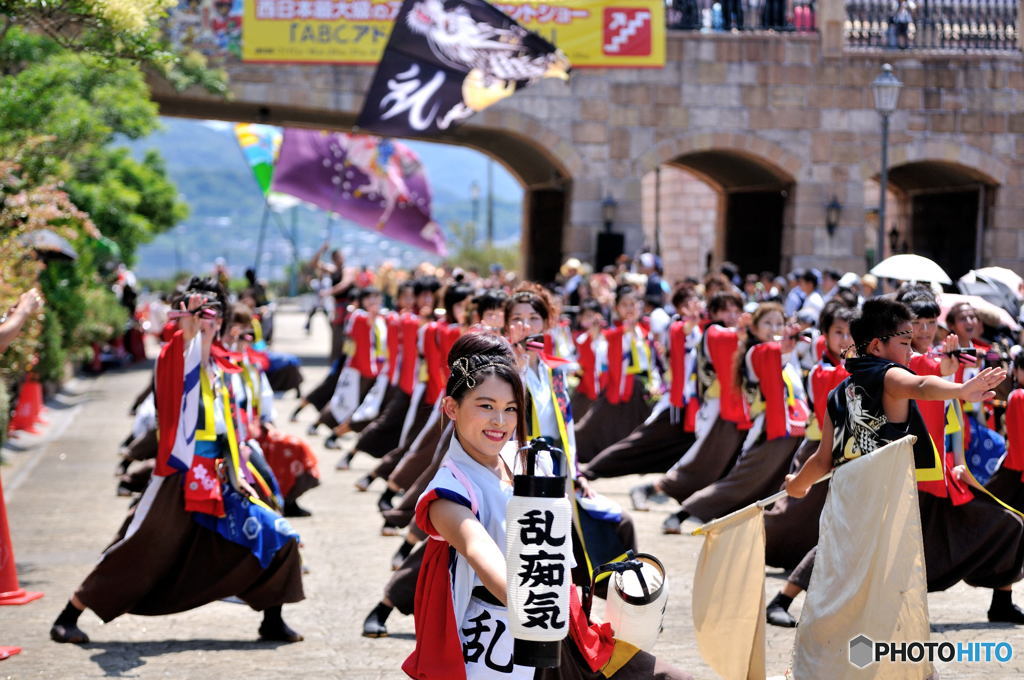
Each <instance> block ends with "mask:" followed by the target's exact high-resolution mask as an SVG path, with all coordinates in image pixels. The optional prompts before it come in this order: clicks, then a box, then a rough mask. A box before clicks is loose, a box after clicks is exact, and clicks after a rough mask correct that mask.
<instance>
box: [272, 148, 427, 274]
mask: <svg viewBox="0 0 1024 680" xmlns="http://www.w3.org/2000/svg"><path fill="white" fill-rule="evenodd" d="M273 191H279V192H281V193H284V194H291V195H292V196H295V197H297V198H301V199H302V200H304V201H307V202H309V203H312V204H313V205H316V206H318V207H320V208H323V209H324V210H329V211H331V212H334V213H337V214H338V215H341V216H342V217H344V218H346V219H349V220H352V221H353V222H355V223H356V224H358V225H360V226H363V227H366V228H367V229H373V230H375V231H378V232H380V233H382V234H383V235H384V236H388V237H390V238H393V239H397V240H399V241H402V242H404V243H408V244H409V245H413V246H416V247H418V248H423V249H424V250H429V251H431V252H434V253H437V254H439V255H445V254H446V252H447V251H446V249H445V243H444V233H443V232H442V231H441V228H440V227H439V226H438V225H437V223H436V222H434V221H433V219H431V216H430V185H429V184H428V182H427V175H426V170H425V168H424V167H423V164H422V163H421V162H420V159H419V157H418V156H417V155H416V154H415V153H414V152H413V151H412V149H410V148H409V147H407V146H405V145H404V144H402V143H400V142H396V141H393V140H391V139H384V138H380V137H372V136H369V135H350V134H346V133H344V132H332V133H328V132H323V131H320V130H304V129H287V128H286V129H285V131H284V140H283V141H282V142H281V152H280V154H279V155H278V158H277V165H276V167H275V168H274V184H273Z"/></svg>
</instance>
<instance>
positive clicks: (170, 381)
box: [153, 331, 185, 477]
mask: <svg viewBox="0 0 1024 680" xmlns="http://www.w3.org/2000/svg"><path fill="white" fill-rule="evenodd" d="M154 382H155V384H156V422H157V426H158V428H159V430H158V433H157V434H158V437H157V441H158V445H157V454H156V469H155V470H154V471H153V474H155V475H157V476H159V477H166V476H168V475H173V474H174V473H175V472H178V470H177V468H174V467H172V466H171V465H170V463H169V462H168V461H169V459H170V457H171V451H172V450H173V449H174V439H175V437H176V436H177V433H178V420H179V418H180V417H181V399H182V397H183V396H184V393H185V332H184V331H177V332H176V333H174V335H173V336H171V339H170V340H168V341H167V342H166V343H164V346H163V347H161V348H160V358H159V359H158V360H157V362H156V377H155V379H154Z"/></svg>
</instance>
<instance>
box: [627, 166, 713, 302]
mask: <svg viewBox="0 0 1024 680" xmlns="http://www.w3.org/2000/svg"><path fill="white" fill-rule="evenodd" d="M657 194H660V196H657ZM656 196H657V198H658V199H660V200H657V201H656ZM642 200H643V226H644V242H645V243H646V244H647V245H648V246H650V247H651V248H653V247H654V244H655V236H654V227H655V223H656V222H658V223H659V226H660V229H659V231H660V239H659V240H660V242H661V260H662V264H663V266H664V268H665V278H666V279H667V280H669V281H672V282H675V281H679V280H681V279H683V278H685V277H687V276H699V275H700V274H701V273H703V272H704V269H705V263H706V261H707V257H708V255H709V254H710V255H711V257H712V259H717V260H721V257H722V255H721V251H720V248H719V244H718V242H717V236H718V232H719V229H720V228H721V216H722V205H721V201H722V198H721V195H720V194H719V192H718V191H717V190H716V189H715V188H714V187H712V186H711V185H709V184H708V183H707V182H704V181H703V180H701V179H700V178H699V177H697V176H696V175H694V174H693V173H692V172H688V171H686V170H684V169H683V168H678V167H675V166H672V165H666V166H662V168H661V190H660V192H656V191H655V173H654V172H653V171H652V172H649V173H647V174H646V175H645V176H644V179H643V198H642ZM658 205H660V210H659V209H658V208H657V207H656V206H658ZM656 210H658V212H659V213H660V215H659V217H658V218H656V217H655V211H656Z"/></svg>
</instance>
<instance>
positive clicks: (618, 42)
mask: <svg viewBox="0 0 1024 680" xmlns="http://www.w3.org/2000/svg"><path fill="white" fill-rule="evenodd" d="M425 1H426V0H425ZM492 4H493V5H494V6H495V7H497V8H498V9H500V10H501V11H503V12H505V13H506V14H508V15H509V16H511V17H512V18H513V19H515V20H516V21H518V22H519V23H520V24H521V25H522V26H523V27H524V28H526V29H528V30H531V31H535V32H536V33H538V34H540V35H542V36H544V37H545V38H547V39H548V40H550V41H551V42H552V43H554V44H555V45H557V46H558V47H559V48H561V50H562V51H563V52H565V54H566V56H568V57H569V61H570V62H571V63H572V65H573V66H574V67H577V68H580V67H582V68H619V67H629V68H659V67H662V66H664V64H665V7H664V4H663V2H662V0H559V1H557V2H527V1H524V0H499V1H497V2H494V3H492ZM401 5H402V3H401V2H400V1H398V0H245V3H244V15H243V20H242V40H241V43H242V45H241V48H242V50H241V51H242V60H243V61H251V62H272V63H321V64H376V63H377V62H378V61H380V57H381V54H382V53H383V51H384V46H385V45H386V44H387V41H388V36H389V35H390V34H391V25H392V22H393V21H394V18H395V16H397V14H398V10H399V8H400V7H401Z"/></svg>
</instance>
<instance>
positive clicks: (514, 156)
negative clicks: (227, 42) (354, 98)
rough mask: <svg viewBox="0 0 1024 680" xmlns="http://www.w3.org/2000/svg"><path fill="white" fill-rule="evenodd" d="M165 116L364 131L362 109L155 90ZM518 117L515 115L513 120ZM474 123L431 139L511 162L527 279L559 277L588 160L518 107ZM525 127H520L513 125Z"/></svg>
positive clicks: (430, 140)
mask: <svg viewBox="0 0 1024 680" xmlns="http://www.w3.org/2000/svg"><path fill="white" fill-rule="evenodd" d="M154 100H155V101H156V102H157V104H158V105H159V107H160V113H161V115H167V116H177V117H181V118H202V119H216V120H227V121H239V122H253V123H255V122H259V123H268V124H272V125H282V126H290V127H316V128H321V129H333V130H341V131H358V130H356V128H355V120H356V113H352V112H346V113H339V112H337V111H329V110H315V109H303V108H298V107H287V106H276V105H275V106H273V107H270V106H257V105H254V104H252V103H251V102H232V101H226V100H219V99H217V100H215V99H210V98H197V99H189V98H184V97H181V96H178V95H177V94H176V93H168V94H167V96H164V93H163V92H161V91H157V90H155V91H154ZM509 116H513V117H514V118H515V120H506V118H508V117H509ZM474 120H475V121H476V122H475V124H472V125H465V126H463V127H460V128H458V129H456V130H454V131H453V132H452V133H451V134H449V135H448V136H446V137H445V138H423V141H429V142H435V143H439V144H454V145H458V146H466V147H469V148H472V149H475V150H477V151H480V152H482V153H484V154H487V155H488V156H490V157H491V158H493V159H494V160H495V161H497V162H498V163H500V164H501V165H503V166H504V167H505V168H506V169H507V170H508V171H509V172H510V173H511V174H512V175H513V176H514V177H515V178H516V179H518V180H519V182H520V183H521V184H522V185H523V222H522V228H521V232H520V261H521V263H522V269H523V274H524V276H526V277H527V278H530V279H533V280H538V281H546V280H551V279H553V278H554V276H555V274H556V273H557V272H558V268H559V265H560V264H561V261H562V252H563V244H564V232H565V226H566V223H567V221H568V216H569V206H570V202H571V199H572V185H573V182H572V178H573V176H574V175H576V174H579V173H580V172H581V169H582V167H583V161H582V159H580V158H579V157H578V156H577V155H576V154H575V152H573V151H572V149H571V147H570V146H569V145H567V144H566V143H564V142H563V141H562V140H561V139H560V138H558V137H557V136H556V135H554V134H553V133H551V132H550V131H548V130H547V129H545V128H544V127H543V126H542V125H540V123H538V122H537V121H536V120H534V119H532V118H529V117H528V116H524V115H522V114H519V113H515V112H498V111H495V112H491V111H486V112H484V114H483V115H481V116H479V118H478V120H477V119H474ZM513 129H514V130H517V132H512V131H511V130H513Z"/></svg>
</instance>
